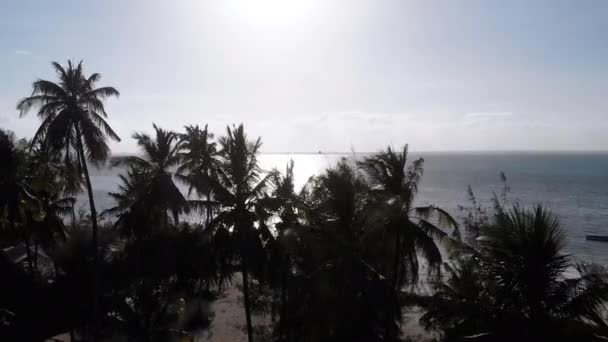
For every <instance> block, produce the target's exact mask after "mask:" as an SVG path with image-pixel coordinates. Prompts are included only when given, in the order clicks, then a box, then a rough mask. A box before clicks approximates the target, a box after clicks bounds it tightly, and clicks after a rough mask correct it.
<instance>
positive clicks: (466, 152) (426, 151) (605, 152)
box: [112, 149, 608, 156]
mask: <svg viewBox="0 0 608 342" xmlns="http://www.w3.org/2000/svg"><path fill="white" fill-rule="evenodd" d="M381 151H382V150H376V151H361V152H359V151H343V152H339V151H328V152H324V151H317V152H314V151H268V152H260V154H263V155H264V154H267V155H280V154H298V155H349V154H373V153H378V152H381ZM408 153H416V154H419V153H431V154H433V153H434V154H440V153H463V154H468V153H471V154H483V153H496V154H507V153H547V154H558V153H573V154H575V153H580V154H583V153H589V154H608V150H592V149H589V150H540V149H538V150H535V149H530V150H408ZM134 154H138V153H137V152H115V153H112V155H115V156H119V155H134Z"/></svg>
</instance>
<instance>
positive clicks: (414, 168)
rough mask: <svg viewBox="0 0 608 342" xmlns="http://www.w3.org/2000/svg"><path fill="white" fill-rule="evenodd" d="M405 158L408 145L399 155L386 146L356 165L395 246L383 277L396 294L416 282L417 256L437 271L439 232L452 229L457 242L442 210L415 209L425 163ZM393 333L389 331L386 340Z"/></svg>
mask: <svg viewBox="0 0 608 342" xmlns="http://www.w3.org/2000/svg"><path fill="white" fill-rule="evenodd" d="M407 155H408V146H407V145H405V146H404V147H403V149H402V150H401V151H400V152H397V151H395V150H393V149H392V148H391V147H390V146H389V147H387V149H386V150H385V151H381V152H378V153H376V154H374V155H372V156H370V157H367V158H365V159H364V160H363V161H361V162H359V166H360V167H361V168H362V169H363V171H364V173H365V175H366V176H367V178H368V179H369V181H370V182H371V185H372V190H371V195H372V198H373V199H374V200H375V201H376V202H377V203H379V204H381V206H380V208H382V209H381V211H382V212H383V213H384V215H382V216H381V218H382V219H383V220H384V225H385V227H386V233H388V236H387V237H388V241H394V242H393V244H394V246H393V247H392V248H391V249H388V250H387V252H388V255H387V256H389V255H392V258H393V261H392V265H391V266H390V268H389V269H386V270H385V271H384V272H385V273H384V274H386V275H387V278H388V279H389V280H390V282H391V286H392V287H393V288H394V289H395V290H397V291H399V290H400V289H401V287H402V286H403V285H404V284H405V283H406V282H409V283H415V282H416V281H417V279H418V269H419V264H418V254H422V255H423V256H424V257H425V258H426V260H427V261H428V267H429V271H437V272H438V271H439V268H440V266H441V264H442V257H441V253H440V251H439V249H438V247H437V245H436V243H435V242H434V240H433V239H434V238H437V239H446V240H447V239H449V235H448V233H446V232H445V231H444V229H442V228H448V229H452V237H453V238H455V240H460V233H459V230H458V224H457V222H456V220H454V218H452V216H451V215H450V214H448V213H447V212H446V211H445V210H443V209H441V208H438V207H435V206H433V205H427V206H415V202H414V201H415V196H416V193H417V192H418V183H419V182H420V180H421V178H422V174H423V163H424V159H422V158H419V159H417V160H415V161H414V162H413V163H412V164H411V165H409V166H408V165H407ZM387 266H388V265H387ZM395 305H398V304H397V303H395ZM395 309H396V308H394V309H393V310H395ZM387 317H390V316H388V315H387ZM393 326H394V325H393V324H392V322H387V323H386V329H387V330H390V327H393ZM396 333H397V332H396V331H392V332H390V334H387V336H388V335H391V334H392V335H395V334H396Z"/></svg>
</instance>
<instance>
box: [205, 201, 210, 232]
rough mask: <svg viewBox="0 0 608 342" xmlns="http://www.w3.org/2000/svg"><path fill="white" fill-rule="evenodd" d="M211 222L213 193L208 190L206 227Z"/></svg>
mask: <svg viewBox="0 0 608 342" xmlns="http://www.w3.org/2000/svg"><path fill="white" fill-rule="evenodd" d="M209 224H211V193H210V192H207V221H206V222H205V228H208V227H209Z"/></svg>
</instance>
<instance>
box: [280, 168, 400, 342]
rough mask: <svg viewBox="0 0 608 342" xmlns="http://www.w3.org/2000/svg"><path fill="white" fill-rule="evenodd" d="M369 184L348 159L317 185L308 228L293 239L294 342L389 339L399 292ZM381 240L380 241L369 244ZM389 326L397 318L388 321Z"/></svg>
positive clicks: (308, 207)
mask: <svg viewBox="0 0 608 342" xmlns="http://www.w3.org/2000/svg"><path fill="white" fill-rule="evenodd" d="M369 191H370V188H369V184H368V183H367V182H366V179H365V178H363V177H362V176H361V174H360V173H358V172H357V170H356V169H355V168H354V167H353V166H352V165H351V164H349V163H348V161H346V160H344V161H341V162H340V163H338V165H336V166H335V167H333V168H331V169H329V170H327V171H326V172H325V173H324V174H322V175H320V176H319V177H317V178H315V179H314V180H313V181H311V183H310V186H309V189H308V190H307V191H305V194H304V207H303V208H302V212H303V217H302V225H301V226H299V227H297V229H292V230H290V231H289V234H287V241H286V242H287V245H288V246H289V249H290V253H291V254H293V255H294V256H293V258H292V261H293V266H292V270H291V271H290V277H292V278H293V281H290V283H289V286H290V288H289V294H290V296H289V297H288V301H289V302H290V303H289V304H290V305H289V313H288V314H289V316H288V317H289V321H288V324H289V336H288V340H293V341H382V340H386V339H387V337H386V333H385V329H384V326H385V322H386V321H387V318H386V315H390V316H391V318H392V317H394V315H396V314H398V313H397V312H393V311H391V312H389V311H388V310H386V304H387V303H390V302H391V301H396V300H397V291H395V290H394V289H393V288H392V287H391V286H390V282H389V281H387V279H386V277H385V276H384V275H383V274H382V273H381V271H382V268H381V266H382V265H383V262H384V260H382V259H380V258H378V257H377V255H378V254H380V251H381V250H385V249H387V246H386V244H385V243H384V242H383V241H381V240H379V239H378V238H377V236H378V232H380V228H382V227H381V226H379V225H378V224H377V222H376V221H377V220H376V216H377V215H379V213H378V212H377V210H376V209H375V207H374V205H373V203H372V202H370V200H369ZM370 242H375V243H373V244H372V243H370ZM389 321H392V319H391V320H389Z"/></svg>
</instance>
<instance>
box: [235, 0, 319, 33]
mask: <svg viewBox="0 0 608 342" xmlns="http://www.w3.org/2000/svg"><path fill="white" fill-rule="evenodd" d="M226 4H227V5H228V6H227V9H228V11H230V12H231V14H232V15H235V16H236V18H237V20H239V21H242V22H243V23H244V24H248V25H251V26H254V27H256V28H285V27H286V26H292V25H297V24H302V23H305V22H306V21H307V20H309V19H311V16H312V15H313V13H314V10H315V7H316V6H315V4H317V0H227V1H226Z"/></svg>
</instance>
